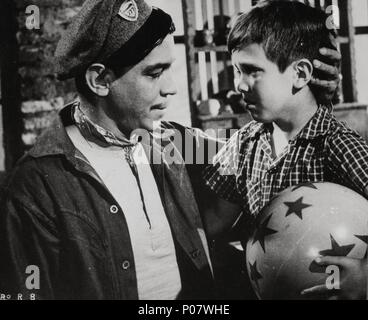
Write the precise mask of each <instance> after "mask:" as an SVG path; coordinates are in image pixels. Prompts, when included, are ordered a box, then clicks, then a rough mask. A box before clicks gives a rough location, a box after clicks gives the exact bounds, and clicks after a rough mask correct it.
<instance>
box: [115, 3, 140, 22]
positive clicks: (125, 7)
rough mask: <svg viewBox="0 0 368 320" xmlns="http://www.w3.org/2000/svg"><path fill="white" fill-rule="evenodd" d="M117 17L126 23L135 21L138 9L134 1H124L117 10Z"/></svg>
mask: <svg viewBox="0 0 368 320" xmlns="http://www.w3.org/2000/svg"><path fill="white" fill-rule="evenodd" d="M119 16H120V17H122V18H123V19H125V20H128V21H137V19H138V7H137V4H136V3H135V1H134V0H129V1H125V2H124V3H123V4H122V5H121V7H120V9H119Z"/></svg>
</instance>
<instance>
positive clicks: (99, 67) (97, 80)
mask: <svg viewBox="0 0 368 320" xmlns="http://www.w3.org/2000/svg"><path fill="white" fill-rule="evenodd" d="M112 81H113V75H112V72H111V71H109V70H108V69H107V68H106V67H105V66H104V65H103V64H100V63H94V64H92V65H90V66H89V67H88V69H87V71H86V83H87V85H88V87H89V88H90V90H91V91H93V92H94V93H95V94H96V95H98V96H100V97H106V96H107V95H108V94H109V91H110V84H111V82H112Z"/></svg>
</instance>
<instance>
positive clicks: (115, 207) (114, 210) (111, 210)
mask: <svg viewBox="0 0 368 320" xmlns="http://www.w3.org/2000/svg"><path fill="white" fill-rule="evenodd" d="M118 211H119V208H118V207H117V206H116V205H112V206H111V207H110V212H111V213H118Z"/></svg>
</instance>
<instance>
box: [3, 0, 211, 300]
mask: <svg viewBox="0 0 368 320" xmlns="http://www.w3.org/2000/svg"><path fill="white" fill-rule="evenodd" d="M174 29H175V28H174V24H173V22H172V20H171V17H170V16H169V15H168V14H166V13H165V12H163V11H162V10H160V9H158V8H153V7H151V6H149V5H148V4H146V3H145V2H144V1H143V0H111V1H103V0H87V1H86V2H85V3H84V5H83V7H82V9H81V11H80V12H79V14H78V15H77V16H76V18H75V19H74V20H73V22H72V24H71V25H70V27H69V28H68V30H67V31H66V33H65V34H64V36H63V38H62V39H61V40H60V42H59V45H58V48H57V52H56V59H57V60H56V62H57V67H58V76H59V78H60V79H68V78H75V81H76V87H77V90H78V93H79V99H78V100H77V101H75V102H74V103H72V104H70V105H67V106H66V107H65V108H64V109H63V110H61V112H60V114H59V117H58V118H57V119H56V120H55V123H54V124H53V125H52V126H51V127H50V128H49V129H48V130H46V131H45V132H44V133H43V134H42V136H40V138H39V139H38V141H37V143H36V144H35V146H34V147H33V148H32V149H31V150H30V151H29V152H28V153H27V154H26V155H25V156H24V157H23V158H22V159H21V160H20V161H19V163H18V164H17V166H16V168H15V169H14V171H13V172H12V174H11V175H10V176H9V177H8V180H7V182H6V185H5V188H4V196H3V198H2V200H1V204H0V205H1V208H2V212H1V216H0V242H1V246H0V257H1V263H0V292H3V293H6V294H10V295H12V297H14V298H16V295H17V294H19V293H20V294H23V298H24V299H26V298H30V297H35V298H36V299H211V298H215V295H214V292H215V290H214V285H213V274H212V266H211V262H210V257H209V249H208V244H207V240H206V236H205V233H204V231H203V229H204V228H203V225H202V222H201V221H202V220H201V216H200V213H199V209H198V205H197V200H198V194H199V193H198V192H197V187H196V185H197V184H196V183H194V181H195V178H196V177H197V178H198V177H199V176H200V175H199V171H200V169H201V166H195V165H193V166H189V165H185V164H184V161H183V156H182V155H181V151H182V150H179V152H178V153H175V152H174V153H175V157H174V161H172V160H173V157H172V154H171V152H167V150H171V151H178V149H177V148H176V145H175V144H174V142H173V141H177V139H176V136H175V135H177V134H178V133H179V134H180V135H181V136H182V137H185V138H186V139H193V141H194V143H193V145H194V147H196V146H203V145H205V144H206V145H207V147H208V146H209V144H215V143H216V142H213V141H211V140H210V139H207V138H206V137H205V136H204V135H202V134H200V133H198V131H197V130H194V129H190V128H184V127H182V126H180V125H178V124H175V123H166V122H161V121H160V119H161V118H162V117H163V115H164V113H165V109H166V107H167V103H168V99H169V98H170V96H172V95H174V94H175V93H176V88H175V85H174V81H173V78H172V74H171V65H172V64H173V62H174V53H173V49H174V42H173V36H172V33H173V32H174ZM137 130H140V131H137ZM142 130H143V131H142ZM137 132H138V134H137ZM142 132H143V133H142ZM144 132H149V134H148V135H147V134H144ZM162 132H163V133H164V134H161V133H162ZM139 133H142V134H139ZM186 142H188V140H186ZM167 147H168V148H167ZM152 159H156V161H151V160H152ZM157 160H159V161H157ZM198 190H199V189H198ZM196 197H197V198H196ZM37 275H38V276H39V277H37ZM32 294H34V296H31V295H32Z"/></svg>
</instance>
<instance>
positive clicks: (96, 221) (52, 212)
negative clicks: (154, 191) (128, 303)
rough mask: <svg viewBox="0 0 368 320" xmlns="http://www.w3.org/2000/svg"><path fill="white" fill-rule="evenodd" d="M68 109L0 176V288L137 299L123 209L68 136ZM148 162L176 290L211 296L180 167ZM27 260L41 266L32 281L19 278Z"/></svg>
mask: <svg viewBox="0 0 368 320" xmlns="http://www.w3.org/2000/svg"><path fill="white" fill-rule="evenodd" d="M70 115H71V111H70V108H69V107H66V108H64V109H63V110H62V111H61V112H60V116H59V117H58V119H56V121H55V123H54V124H53V125H52V126H51V127H50V128H49V129H47V131H46V132H45V133H44V134H43V135H41V136H40V138H39V139H38V141H37V142H36V144H35V146H34V147H33V148H32V149H31V150H30V151H29V152H28V153H27V154H26V155H25V156H24V157H23V158H22V159H21V160H20V161H19V163H18V164H17V165H16V167H15V169H14V170H13V172H12V173H11V175H10V176H9V177H8V179H7V181H6V183H5V184H4V187H3V191H2V193H3V194H2V198H1V202H0V208H1V213H0V294H1V293H2V294H7V295H11V298H16V295H17V294H19V293H20V294H23V299H26V298H29V297H30V293H34V294H35V295H36V299H37V298H38V299H138V292H137V280H136V273H135V266H134V257H133V251H132V246H131V242H130V237H129V230H128V227H127V223H126V221H125V218H124V213H123V212H122V209H121V208H120V206H119V205H118V203H117V202H116V201H115V200H114V198H113V196H112V195H111V194H110V192H109V191H108V190H107V189H106V187H104V185H103V183H102V181H100V179H99V177H98V175H97V174H96V172H95V171H94V169H93V168H92V167H91V166H90V165H89V163H88V162H87V161H86V160H85V159H84V157H83V156H82V155H81V154H80V153H79V151H78V150H76V149H75V147H74V145H73V144H72V142H71V141H70V139H69V137H68V136H67V134H66V131H65V126H67V125H68V124H70V123H71V117H70ZM166 125H167V126H169V127H171V128H176V129H178V130H179V131H180V132H183V131H186V130H188V129H186V128H184V127H182V126H179V125H178V124H174V123H166ZM188 132H190V130H188ZM191 168H192V169H193V168H195V169H194V170H199V167H195V166H191ZM152 170H153V173H154V176H155V178H156V182H157V184H158V187H159V191H160V194H161V199H162V202H163V204H164V208H165V212H166V215H167V218H168V220H169V223H170V226H171V229H172V234H173V237H174V243H175V247H176V253H177V259H178V265H179V270H180V274H181V278H182V292H181V294H180V297H179V298H183V299H197V298H207V299H208V298H214V290H213V281H212V273H211V268H210V264H209V260H208V255H207V253H206V250H207V244H206V240H205V237H204V233H203V226H202V222H201V219H200V215H199V211H198V206H197V204H196V201H195V198H194V195H193V189H192V184H191V181H190V179H189V176H188V171H187V168H186V166H185V165H183V164H171V165H169V166H168V165H164V164H157V165H152ZM190 170H191V169H190ZM191 175H192V176H197V174H196V173H195V172H191ZM122 183H124V182H123V181H122ZM116 209H118V210H117V212H116ZM30 265H34V266H37V267H38V268H39V270H40V288H39V289H32V290H29V289H28V288H27V286H26V283H27V281H26V280H27V277H28V276H30V274H26V268H27V267H28V266H30ZM163 276H165V275H163ZM28 280H29V279H28ZM28 285H29V281H28Z"/></svg>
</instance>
